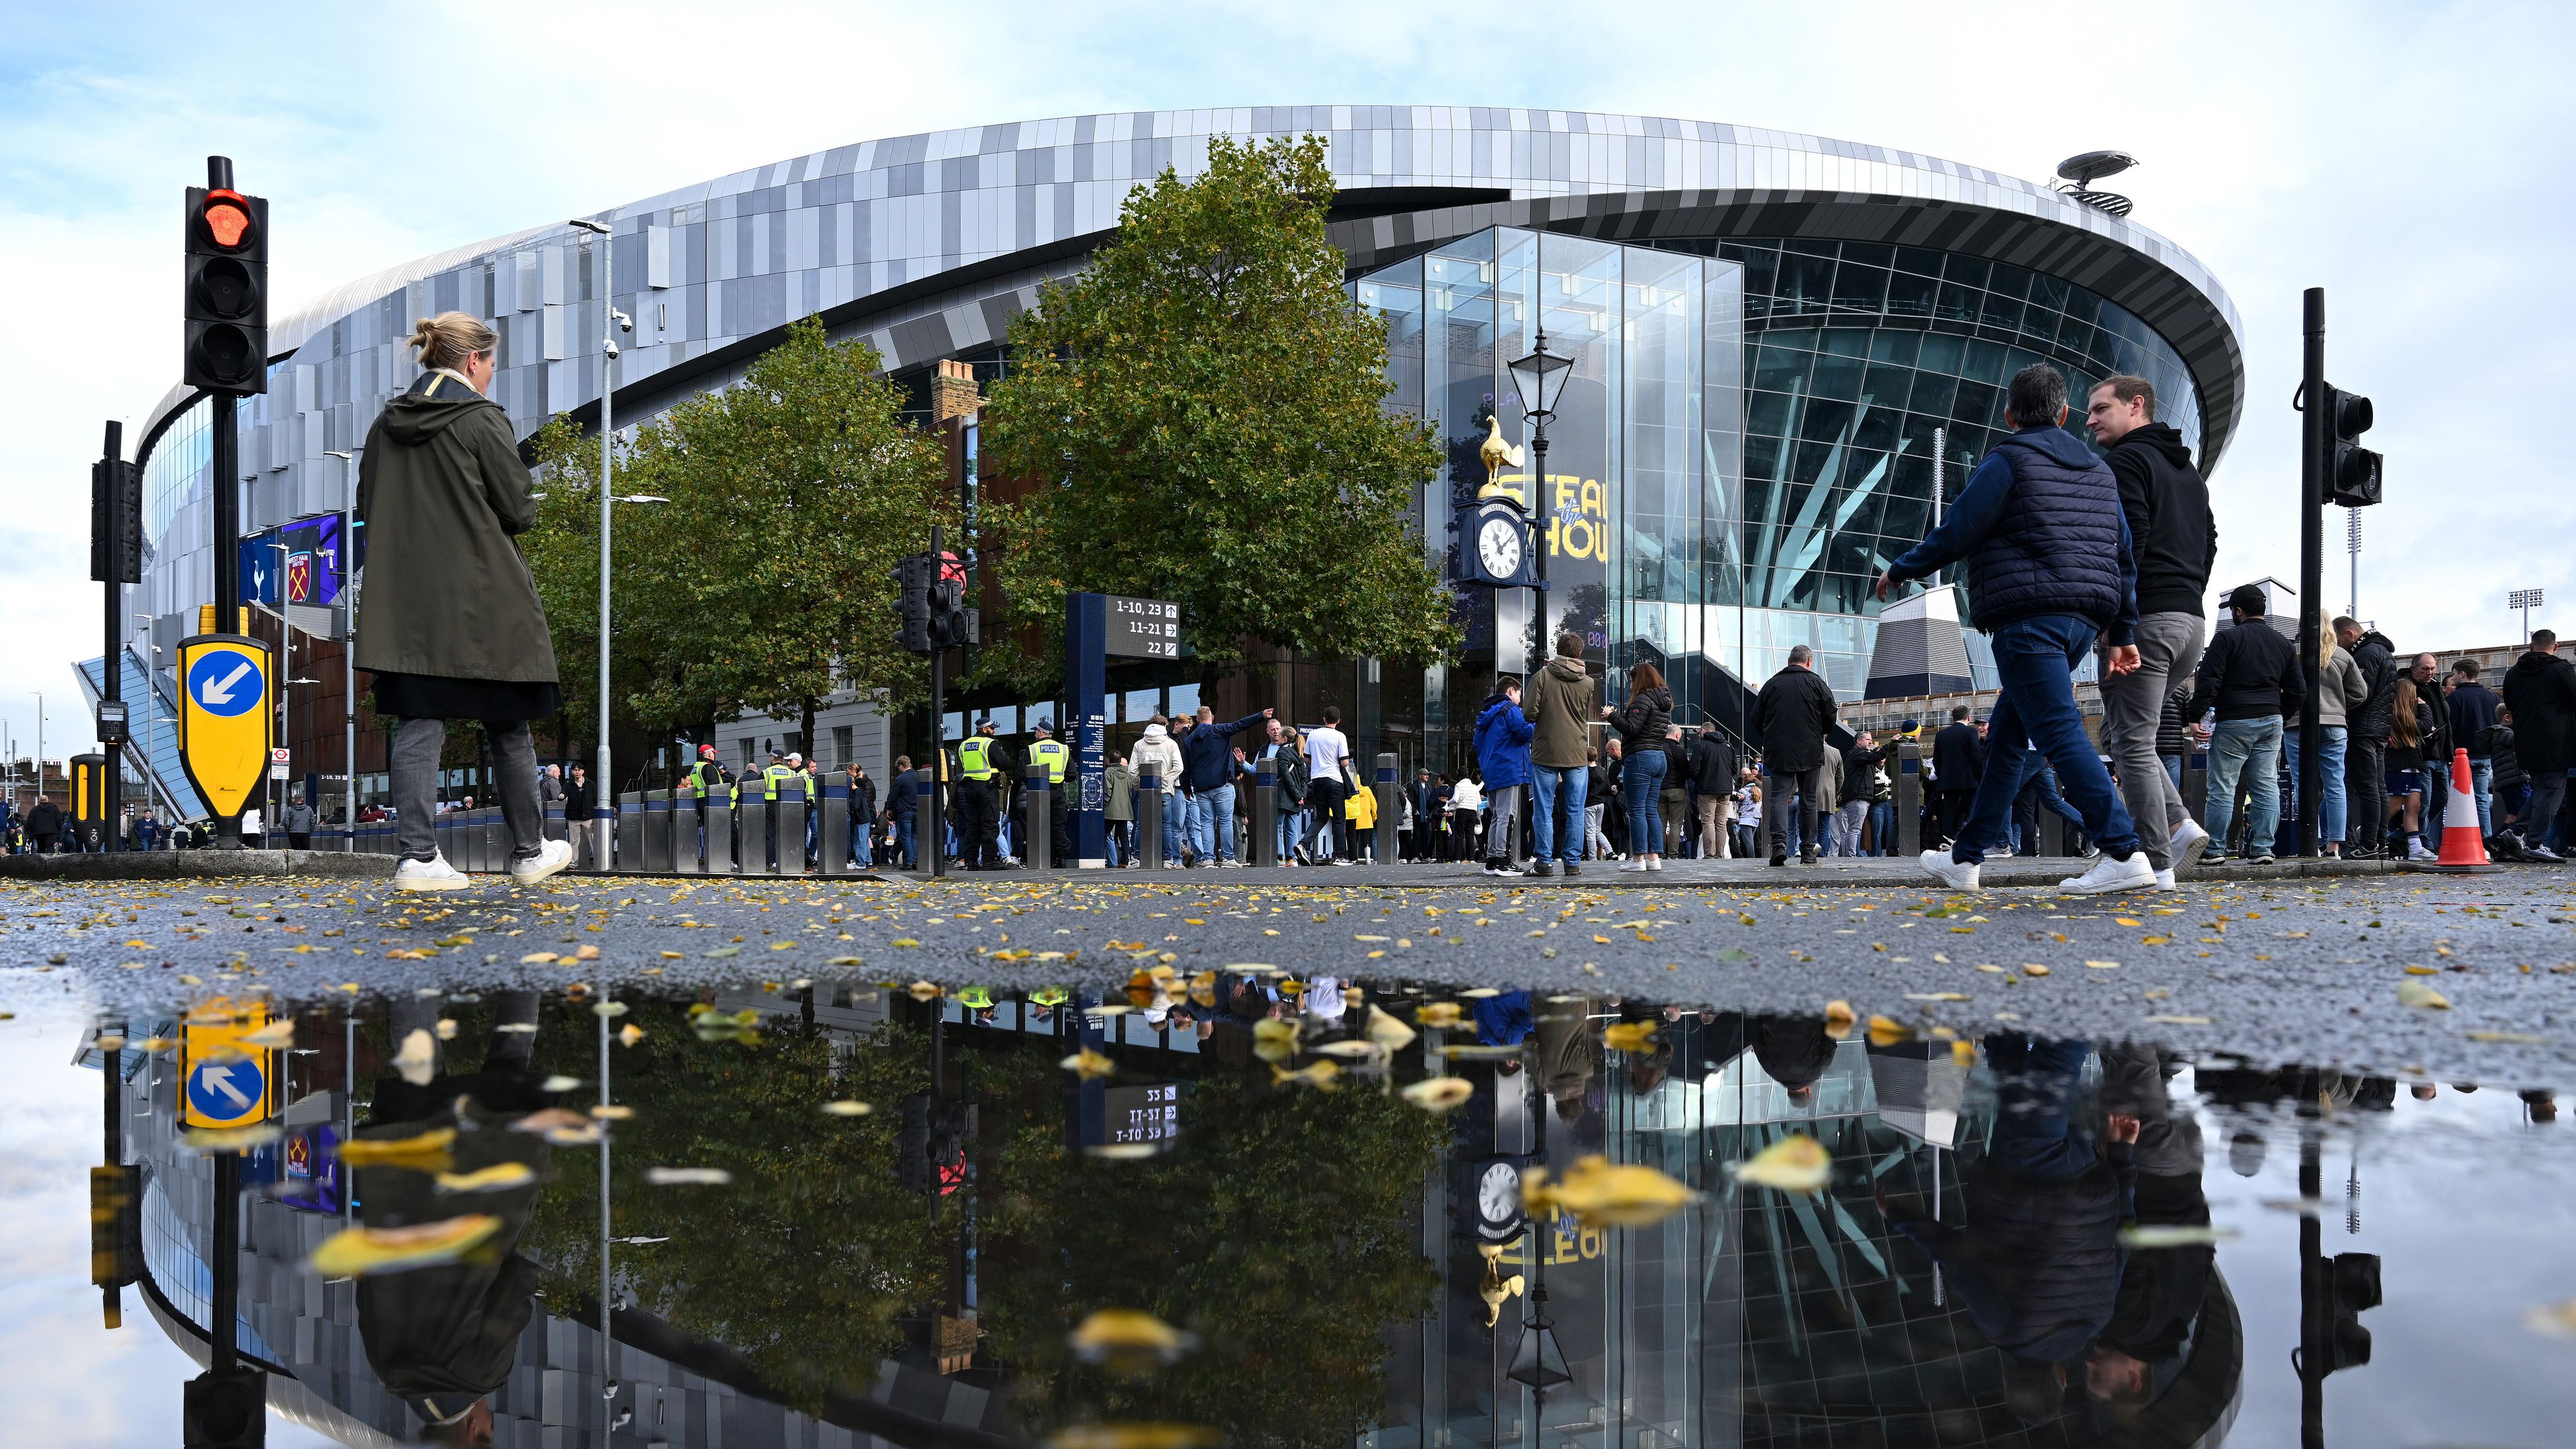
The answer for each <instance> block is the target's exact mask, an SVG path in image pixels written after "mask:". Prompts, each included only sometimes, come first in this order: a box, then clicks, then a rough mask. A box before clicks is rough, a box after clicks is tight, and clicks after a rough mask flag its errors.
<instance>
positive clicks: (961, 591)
mask: <svg viewBox="0 0 2576 1449" xmlns="http://www.w3.org/2000/svg"><path fill="white" fill-rule="evenodd" d="M980 622H981V621H980V620H979V619H978V617H977V615H976V613H975V611H974V610H972V609H970V608H967V607H966V566H965V564H964V563H963V562H961V561H960V560H959V559H958V557H957V555H955V554H953V553H942V554H941V555H940V556H939V582H938V584H937V586H936V587H934V588H933V589H932V590H931V595H930V643H931V647H932V648H935V649H956V648H961V647H963V646H965V645H968V644H976V643H981V642H982V641H983V631H982V628H981V627H980Z"/></svg>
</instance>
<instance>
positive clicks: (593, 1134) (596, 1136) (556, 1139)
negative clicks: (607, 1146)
mask: <svg viewBox="0 0 2576 1449" xmlns="http://www.w3.org/2000/svg"><path fill="white" fill-rule="evenodd" d="M546 1140H547V1141H548V1142H551V1143H553V1144H554V1145H556V1146H557V1147H597V1146H598V1145H599V1144H600V1143H602V1142H605V1141H607V1140H608V1133H607V1130H606V1129H604V1128H602V1127H601V1126H600V1125H599V1124H598V1123H596V1122H593V1123H590V1124H588V1125H587V1126H582V1127H557V1128H555V1129H554V1130H552V1131H550V1132H548V1133H547V1134H546Z"/></svg>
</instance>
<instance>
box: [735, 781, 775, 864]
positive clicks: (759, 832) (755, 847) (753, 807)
mask: <svg viewBox="0 0 2576 1449" xmlns="http://www.w3.org/2000/svg"><path fill="white" fill-rule="evenodd" d="M733 826H734V839H735V840H736V842H737V844H736V845H735V847H734V863H735V864H736V865H737V866H739V867H741V870H742V873H743V874H744V875H767V874H769V871H770V863H769V795H768V791H767V787H766V786H765V785H760V786H757V787H755V785H754V782H752V781H749V780H746V781H745V782H744V783H743V784H741V785H737V786H735V787H734V792H733Z"/></svg>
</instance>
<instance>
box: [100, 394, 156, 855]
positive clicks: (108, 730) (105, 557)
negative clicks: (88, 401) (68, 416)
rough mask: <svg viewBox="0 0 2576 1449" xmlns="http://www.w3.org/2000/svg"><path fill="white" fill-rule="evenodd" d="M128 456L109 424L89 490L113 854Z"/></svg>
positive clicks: (107, 840) (119, 843) (107, 827)
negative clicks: (100, 608)
mask: <svg viewBox="0 0 2576 1449" xmlns="http://www.w3.org/2000/svg"><path fill="white" fill-rule="evenodd" d="M124 454H125V425H124V424H122V423H119V422H117V421H115V420H114V419H110V420H109V421H108V424H107V438H106V441H105V442H104V443H103V444H102V445H101V446H100V449H99V463H98V474H97V476H96V478H94V479H93V480H92V482H91V485H90V486H91V490H92V492H93V494H94V495H95V496H96V498H97V501H98V503H99V505H100V506H99V507H97V508H96V509H95V510H94V511H93V516H92V518H91V521H90V527H91V528H92V529H93V530H94V531H97V532H99V533H101V534H103V535H104V537H102V538H99V539H97V540H94V543H95V545H96V547H95V550H94V551H95V552H97V553H98V554H100V555H101V558H100V560H99V562H100V563H101V564H103V565H104V567H102V568H99V569H97V570H94V571H93V572H95V573H96V574H97V576H98V580H99V592H100V593H101V594H103V595H104V596H105V617H104V626H103V628H102V631H101V632H102V635H103V638H102V641H101V642H102V647H101V649H100V650H99V656H98V743H99V748H100V752H101V753H102V754H104V755H105V756H106V757H107V759H106V761H105V764H104V766H103V769H102V778H103V782H104V787H105V790H106V794H107V800H106V803H105V805H104V806H103V807H102V808H101V809H100V811H99V818H100V825H101V834H102V840H101V842H100V843H101V848H102V849H105V850H108V851H119V850H123V849H124V848H125V842H124V840H123V839H122V838H121V837H122V835H123V832H122V831H119V830H118V829H117V828H116V813H117V809H118V807H119V806H120V805H121V804H122V803H123V802H124V799H125V784H124V773H125V772H124V764H125V742H126V740H127V739H130V738H132V731H131V730H130V729H128V728H127V726H126V723H125V649H124V639H125V632H124V626H125V585H126V583H127V582H128V580H127V578H126V564H125V560H126V556H127V554H128V553H129V552H131V551H132V550H133V549H134V547H135V545H136V544H137V542H138V540H135V539H131V538H128V537H127V536H126V535H127V533H128V531H129V530H130V529H131V527H132V526H133V525H132V523H131V521H130V515H129V513H128V511H127V509H126V495H127V494H128V493H129V492H131V491H132V490H133V488H134V486H135V483H136V480H135V479H133V478H130V477H128V476H127V475H126V472H125V459H124ZM147 697H148V696H147ZM143 798H144V800H145V802H146V803H147V804H149V802H150V801H151V798H152V792H151V791H150V789H149V788H148V787H147V788H146V789H145V791H144V795H143Z"/></svg>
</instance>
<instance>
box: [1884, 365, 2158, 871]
mask: <svg viewBox="0 0 2576 1449" xmlns="http://www.w3.org/2000/svg"><path fill="white" fill-rule="evenodd" d="M2004 413H2005V419H2006V421H2007V422H2008V423H2009V424H2010V425H2011V427H2012V429H2013V435H2012V436H2011V437H2009V438H2006V439H2005V440H2004V441H2003V442H2001V443H1999V444H1997V445H1996V446H1995V448H1994V450H1993V451H1992V452H1990V453H1988V454H1987V455H1986V460H1985V461H1984V462H1983V463H1980V464H1978V465H1977V471H1976V472H1975V473H1974V474H1973V475H1971V476H1970V477H1969V479H1968V489H1967V492H1965V493H1963V494H1962V495H1960V497H1959V501H1958V502H1956V503H1954V504H1952V505H1950V511H1949V513H1948V515H1947V516H1946V517H1945V518H1944V519H1943V520H1942V523H1941V526H1940V527H1938V528H1936V529H1934V530H1932V533H1931V536H1930V537H1928V538H1926V539H1924V540H1923V541H1922V542H1921V543H1918V544H1916V545H1915V546H1914V547H1913V548H1911V549H1908V550H1906V553H1905V556H1904V557H1903V558H1900V559H1898V560H1897V561H1896V562H1895V563H1893V564H1890V565H1888V568H1887V572H1886V573H1884V574H1881V575H1880V576H1879V579H1878V596H1879V597H1880V598H1881V599H1884V598H1886V597H1887V596H1888V594H1889V593H1890V592H1891V591H1892V590H1893V589H1894V588H1895V587H1896V586H1897V585H1898V584H1901V583H1904V582H1906V581H1908V580H1911V579H1919V578H1923V577H1925V576H1926V575H1928V574H1930V573H1932V572H1933V571H1934V570H1935V569H1939V568H1942V567H1945V566H1947V565H1949V564H1952V563H1956V562H1958V561H1959V560H1961V559H1965V560H1967V563H1968V607H1969V612H1970V614H1971V616H1972V617H1973V618H1974V620H1975V622H1976V626H1977V627H1978V628H1980V629H1983V630H1985V631H1986V633H1987V634H1988V635H1989V636H1991V637H1992V638H1993V640H1994V650H1995V672H1996V674H1997V676H1998V677H1999V678H2000V680H2001V683H2002V686H2003V697H2002V698H2001V699H2000V700H1999V701H1997V703H1996V705H1995V711H1994V714H1993V716H1992V717H1991V719H1990V721H1989V723H1988V726H1987V730H1988V732H1987V735H1986V748H1987V750H1988V751H1989V752H1990V755H1991V757H1993V758H1998V759H2004V760H2018V759H2020V758H2021V756H2022V752H2023V747H2024V742H2025V741H2027V742H2028V743H2030V744H2032V745H2036V746H2037V747H2038V749H2039V751H2040V753H2042V754H2044V755H2046V756H2047V757H2048V759H2049V761H2050V763H2052V764H2054V765H2055V766H2056V767H2057V778H2058V780H2059V781H2060V783H2062V784H2063V785H2064V786H2065V789H2066V795H2067V798H2068V799H2069V800H2070V801H2072V802H2073V803H2074V805H2075V808H2076V809H2077V810H2079V811H2081V812H2082V813H2083V816H2084V833H2085V834H2086V835H2088V836H2090V837H2091V838H2092V839H2093V840H2094V842H2095V843H2096V844H2098V845H2100V846H2101V847H2102V858H2101V860H2099V861H2098V862H2096V863H2095V864H2094V866H2093V868H2092V869H2091V870H2088V871H2086V872H2085V873H2084V874H2083V875H2080V876H2078V877H2076V878H2075V879H2073V880H2071V881H2068V882H2067V883H2066V884H2065V886H2064V887H2063V888H2064V889H2066V890H2068V891H2070V892H2073V893H2076V894H2080V895H2092V894H2099V893H2101V892H2105V891H2130V890H2150V889H2153V888H2154V886H2155V884H2156V877H2155V871H2154V869H2153V867H2152V866H2150V865H2149V864H2148V861H2147V857H2146V855H2145V853H2144V852H2142V851H2140V850H2139V849H2138V828H2137V826H2136V825H2135V824H2134V823H2132V822H2131V820H2130V818H2129V811H2128V807H2127V806H2125V805H2123V804H2122V803H2121V801H2120V796H2119V793H2118V792H2117V791H2116V790H2114V789H2113V788H2112V786H2111V775H2110V772H2109V771H2108V770H2105V769H2103V768H2102V759H2101V756H2100V755H2098V754H2096V753H2095V752H2094V747H2093V741H2092V739H2091V737H2090V736H2088V735H2086V734H2085V733H2084V717H2083V715H2082V714H2080V713H2078V712H2077V710H2076V708H2075V685H2074V672H2075V667H2076V665H2077V664H2079V663H2080V662H2082V660H2083V659H2084V656H2085V655H2087V654H2089V653H2091V652H2092V650H2093V648H2094V645H2095V644H2096V643H2097V642H2100V643H2103V644H2106V645H2108V646H2109V652H2108V655H2107V663H2106V665H2105V667H2106V668H2108V669H2109V671H2110V672H2111V673H2113V674H2127V673H2129V672H2130V671H2132V670H2134V669H2136V668H2137V667H2138V649H2137V644H2136V641H2135V633H2136V628H2137V622H2138V598H2137V594H2138V590H2137V564H2136V560H2135V556H2134V554H2133V553H2132V551H2131V548H2130V543H2129V522H2128V518H2127V515H2126V514H2125V513H2123V512H2122V510H2121V507H2120V486H2119V483H2118V481H2117V480H2116V479H2115V478H2114V477H2113V476H2112V474H2111V470H2110V468H2109V467H2108V466H2107V465H2105V464H2104V463H2103V462H2102V460H2101V459H2099V458H2097V457H2095V456H2093V454H2092V453H2091V452H2090V451H2088V450H2087V449H2086V448H2085V446H2084V445H2083V444H2082V443H2080V442H2078V441H2076V438H2075V435H2074V434H2072V433H2069V432H2067V431H2066V428H2065V424H2066V415H2067V409H2066V379H2065V378H2064V377H2063V376H2061V375H2059V373H2058V371H2057V369H2055V368H2053V367H2050V366H2048V365H2047V364H2046V363H2034V364H2032V365H2031V366H2029V367H2025V368H2023V369H2022V370H2021V371H2020V372H2017V373H2015V374H2013V380H2012V386H2011V388H2010V389H2009V390H2008V392H2007V393H2006V395H2005V399H2004ZM2020 785H2021V772H2020V771H2018V770H2010V769H1989V770H1987V771H1986V772H1985V775H1984V778H1982V779H1980V780H1979V781H1978V782H1977V796H1976V802H1975V804H1973V805H1972V806H1970V807H1969V812H1968V819H1967V823H1966V824H1965V825H1964V826H1963V827H1961V828H1960V830H1959V831H1958V834H1957V838H1956V840H1955V841H1954V842H1953V843H1952V845H1951V847H1950V849H1949V850H1948V851H1947V852H1943V851H1938V850H1927V851H1925V852H1924V853H1923V868H1924V870H1925V871H1927V872H1929V873H1930V874H1931V875H1932V876H1933V877H1934V878H1935V879H1937V880H1939V881H1941V882H1942V883H1943V884H1944V885H1947V886H1949V887H1950V888H1951V889H1953V890H1975V889H1977V872H1978V867H1979V866H1980V865H1981V864H1983V863H1984V861H1985V858H1986V849H1987V847H1989V846H2000V845H2002V844H2003V843H2004V841H2005V839H2006V834H2005V830H2006V826H2007V824H2008V817H2009V816H2010V814H2011V811H2012V803H2013V795H2014V794H2015V792H2016V791H2017V790H2018V789H2019V788H2020Z"/></svg>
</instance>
